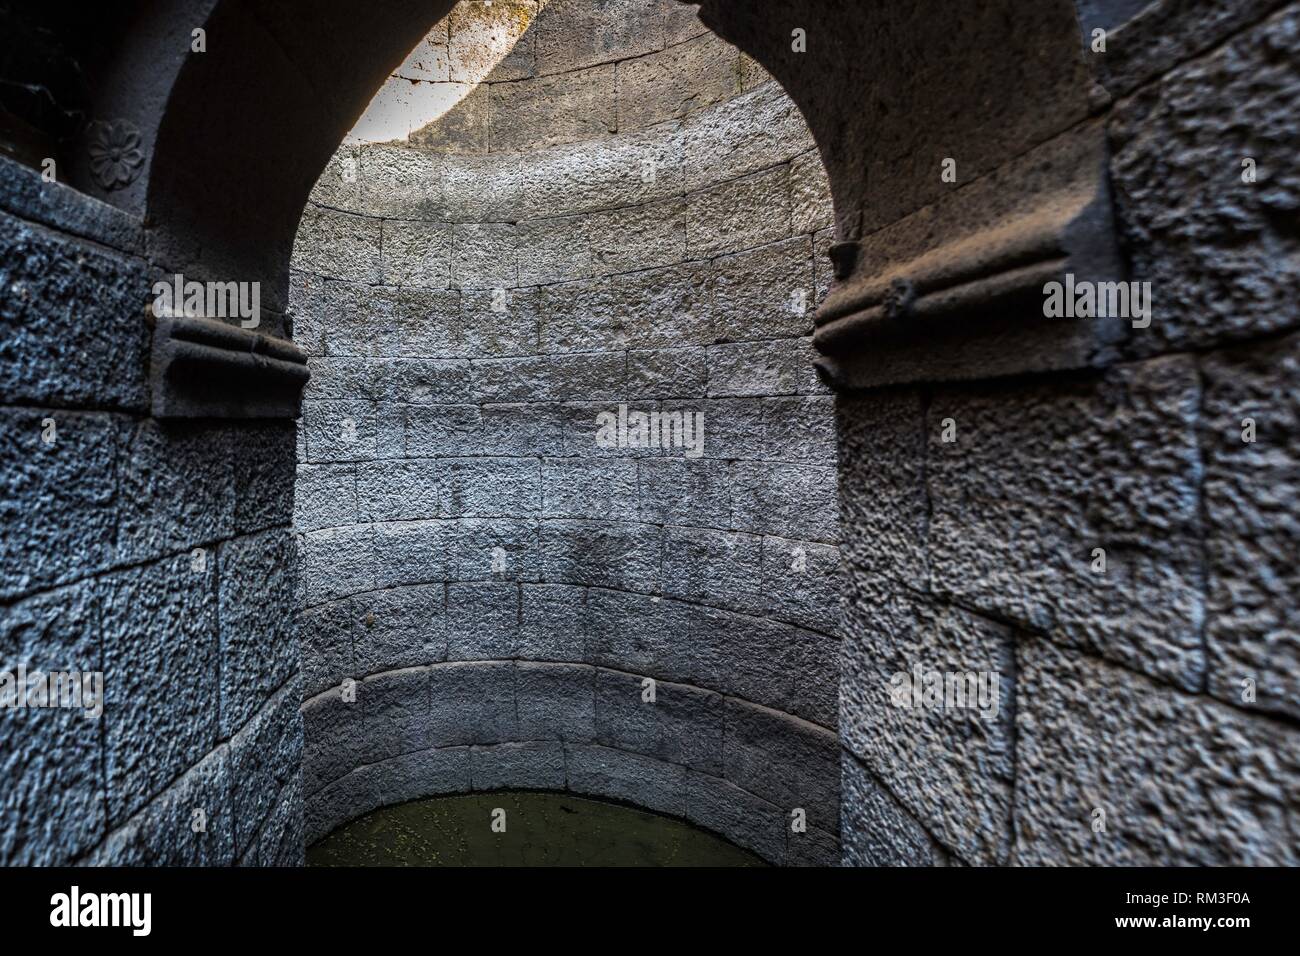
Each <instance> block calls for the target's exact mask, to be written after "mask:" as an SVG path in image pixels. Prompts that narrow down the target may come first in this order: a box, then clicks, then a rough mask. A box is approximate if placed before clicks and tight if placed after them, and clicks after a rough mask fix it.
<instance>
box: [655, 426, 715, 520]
mask: <svg viewBox="0 0 1300 956" xmlns="http://www.w3.org/2000/svg"><path fill="white" fill-rule="evenodd" d="M688 411H690V410H688ZM705 446H706V449H707V447H708V421H707V419H706V421H705ZM677 454H681V453H680V451H679V453H677ZM640 476H641V477H640V493H641V519H642V520H646V522H663V523H669V524H692V525H702V527H712V528H727V527H731V523H732V499H731V496H732V486H731V467H729V466H728V464H727V463H725V462H716V460H707V459H703V458H701V459H688V458H663V459H653V460H643V462H641V463H640Z"/></svg>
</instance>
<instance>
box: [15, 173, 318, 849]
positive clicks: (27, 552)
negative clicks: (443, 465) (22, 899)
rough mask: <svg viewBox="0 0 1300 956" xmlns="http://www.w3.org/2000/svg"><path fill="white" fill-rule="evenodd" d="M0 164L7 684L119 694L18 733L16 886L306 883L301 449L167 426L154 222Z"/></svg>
mask: <svg viewBox="0 0 1300 956" xmlns="http://www.w3.org/2000/svg"><path fill="white" fill-rule="evenodd" d="M0 164H2V168H0V289H2V290H3V293H4V294H3V296H0V393H2V394H3V407H2V408H0V418H2V419H3V425H2V426H0V446H2V447H0V526H2V527H3V537H2V538H0V549H2V551H0V557H2V559H3V560H2V561H0V564H2V565H3V568H4V570H3V571H2V572H0V669H3V670H6V671H11V672H12V671H14V670H15V669H16V668H17V667H18V666H19V665H20V664H22V665H25V666H26V667H27V668H28V669H29V670H37V669H39V670H42V671H49V670H77V671H102V672H103V675H104V693H105V703H104V710H103V715H102V717H100V718H99V719H98V720H95V719H88V718H86V717H84V716H82V715H81V714H80V713H79V712H75V711H66V710H49V709H46V710H40V709H29V710H9V709H6V710H5V712H4V713H3V714H0V725H2V726H0V730H2V732H0V775H3V777H4V779H5V781H6V783H5V786H4V787H3V788H0V820H2V821H3V826H2V827H0V862H3V863H5V864H61V863H63V864H66V863H76V862H95V863H120V864H135V863H164V864H197V863H203V864H231V863H261V864H291V863H296V862H300V861H301V859H302V839H301V792H300V785H299V769H298V764H299V760H300V752H301V737H302V734H301V721H300V719H299V717H298V713H297V701H298V698H299V690H298V687H299V682H298V668H299V665H298V651H297V637H296V634H295V632H294V625H293V619H292V606H293V589H294V585H293V581H294V560H293V557H294V549H293V540H292V536H291V533H290V529H289V523H290V518H291V514H292V501H293V497H292V496H293V462H294V432H293V425H292V423H291V422H285V423H261V424H253V423H234V422H216V421H208V422H205V421H199V422H193V423H184V424H168V423H163V422H159V421H158V420H155V419H153V418H150V417H149V414H148V407H149V393H148V385H147V375H148V342H149V335H148V326H147V322H146V313H145V308H146V305H147V304H148V303H149V302H151V300H152V291H151V287H152V283H153V281H154V278H155V277H156V276H157V275H160V274H161V270H160V269H159V268H158V267H157V266H155V265H154V264H152V263H151V262H150V261H149V260H148V258H147V257H146V255H145V254H144V252H143V250H144V246H145V242H144V233H143V230H142V229H141V227H140V223H139V221H138V220H134V219H132V218H131V217H129V216H128V215H126V214H124V213H121V212H118V211H117V210H115V209H113V208H112V207H109V206H107V205H104V204H102V203H100V202H99V201H97V200H94V199H91V198H88V197H86V196H83V195H81V194H79V193H77V192H75V191H73V190H72V189H70V188H68V187H66V186H63V185H60V184H57V183H42V182H41V180H40V176H39V174H37V173H35V172H33V171H32V170H28V169H26V168H23V167H19V166H17V165H15V164H12V163H9V162H8V161H3V160H0ZM47 437H48V438H50V439H52V440H48V441H47V440H46V438H47ZM268 621H269V622H271V624H270V625H268V623H267V622H268ZM277 622H278V623H277ZM196 811H199V812H201V818H200V817H197V816H196ZM200 819H201V821H202V826H201V827H200V829H199V831H198V832H196V826H197V824H196V820H200Z"/></svg>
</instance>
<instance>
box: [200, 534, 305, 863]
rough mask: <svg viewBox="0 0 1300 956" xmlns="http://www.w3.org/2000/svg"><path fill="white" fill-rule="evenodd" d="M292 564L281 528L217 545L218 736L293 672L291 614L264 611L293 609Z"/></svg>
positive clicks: (255, 708)
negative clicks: (218, 633) (218, 635)
mask: <svg viewBox="0 0 1300 956" xmlns="http://www.w3.org/2000/svg"><path fill="white" fill-rule="evenodd" d="M296 564H297V554H296V550H295V545H294V540H293V536H292V534H291V533H290V532H289V529H287V528H276V529H273V530H271V531H264V532H261V533H259V534H255V535H249V536H247V537H243V538H236V539H234V540H233V541H228V542H226V543H225V544H223V545H222V546H221V550H220V556H219V570H218V600H219V602H220V604H219V607H220V611H219V618H220V620H219V628H220V633H221V666H220V673H221V710H220V713H221V736H222V737H223V738H226V737H230V736H231V735H232V734H234V733H235V731H236V730H238V729H239V728H240V727H242V726H243V725H244V724H245V723H246V722H247V721H248V720H249V719H250V718H252V716H253V714H255V713H256V712H257V711H258V710H260V709H261V708H262V706H263V705H264V704H265V703H266V702H267V701H268V700H269V699H270V697H271V695H272V694H273V693H275V692H276V690H277V689H278V688H279V687H281V686H282V685H283V684H284V683H285V682H286V681H287V680H289V678H290V676H291V675H293V674H294V673H295V672H296V671H297V670H298V661H299V649H298V634H297V627H296V622H295V621H294V618H293V616H292V615H290V614H281V613H276V614H272V615H270V616H269V617H268V614H267V610H268V609H269V608H276V609H288V608H291V607H293V600H294V575H295V569H296ZM186 570H187V571H188V570H189V569H188V568H187V569H186ZM190 573H191V574H192V573H193V572H190ZM245 836H247V834H245ZM243 845H244V843H243V841H242V840H241V841H240V846H241V847H242V846H243Z"/></svg>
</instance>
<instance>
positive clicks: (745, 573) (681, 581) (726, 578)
mask: <svg viewBox="0 0 1300 956" xmlns="http://www.w3.org/2000/svg"><path fill="white" fill-rule="evenodd" d="M663 591H664V594H665V595H667V596H669V597H675V598H680V599H682V600H686V601H692V602H698V603H702V604H715V605H721V606H723V607H728V608H731V609H732V610H737V611H744V612H747V613H750V614H757V613H761V612H762V611H763V610H764V609H765V608H766V607H767V603H768V602H767V598H766V594H765V592H764V590H763V541H762V539H761V538H759V537H758V536H756V535H749V534H739V533H736V532H727V531H711V530H706V529H703V528H666V529H664V550H663Z"/></svg>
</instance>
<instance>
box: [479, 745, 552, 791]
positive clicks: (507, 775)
mask: <svg viewBox="0 0 1300 956" xmlns="http://www.w3.org/2000/svg"><path fill="white" fill-rule="evenodd" d="M469 766H470V771H469V772H470V787H471V788H472V789H474V790H506V789H520V788H527V789H532V790H563V789H564V745H563V744H562V743H560V742H559V741H558V740H541V741H530V742H527V743H509V744H496V745H495V746H491V747H471V748H470V751H469Z"/></svg>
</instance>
